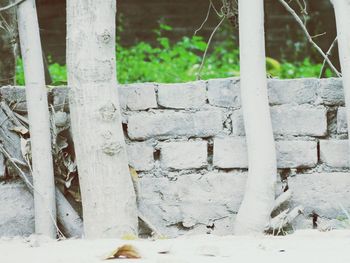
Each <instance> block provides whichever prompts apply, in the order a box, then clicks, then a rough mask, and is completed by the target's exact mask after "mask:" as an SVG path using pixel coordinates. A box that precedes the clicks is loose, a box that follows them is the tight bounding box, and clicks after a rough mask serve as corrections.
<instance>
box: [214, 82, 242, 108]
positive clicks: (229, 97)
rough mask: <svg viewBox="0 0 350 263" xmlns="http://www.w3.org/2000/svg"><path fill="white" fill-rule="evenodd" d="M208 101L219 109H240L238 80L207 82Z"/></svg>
mask: <svg viewBox="0 0 350 263" xmlns="http://www.w3.org/2000/svg"><path fill="white" fill-rule="evenodd" d="M208 100H209V103H210V104H211V105H214V106H219V107H230V108H239V107H241V95H240V85H239V78H224V79H211V80H208Z"/></svg>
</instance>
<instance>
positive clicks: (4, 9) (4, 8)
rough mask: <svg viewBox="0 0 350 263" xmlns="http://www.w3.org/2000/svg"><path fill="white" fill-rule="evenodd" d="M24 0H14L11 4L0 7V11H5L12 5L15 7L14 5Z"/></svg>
mask: <svg viewBox="0 0 350 263" xmlns="http://www.w3.org/2000/svg"><path fill="white" fill-rule="evenodd" d="M24 1H25V0H18V1H16V2H14V3H12V4H9V5H7V6H4V7H0V12H2V11H6V10H8V9H10V8H12V7H15V6H16V5H19V4H20V3H22V2H24Z"/></svg>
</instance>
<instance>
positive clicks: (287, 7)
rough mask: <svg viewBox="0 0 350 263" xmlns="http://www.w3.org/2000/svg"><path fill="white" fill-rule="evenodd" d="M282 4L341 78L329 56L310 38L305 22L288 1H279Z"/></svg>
mask: <svg viewBox="0 0 350 263" xmlns="http://www.w3.org/2000/svg"><path fill="white" fill-rule="evenodd" d="M279 1H280V3H281V4H282V5H283V6H284V7H285V8H286V9H287V11H288V12H289V13H291V15H292V16H293V17H294V18H295V20H296V21H297V22H298V24H299V25H300V27H301V28H302V30H303V31H304V33H305V35H306V38H307V39H308V41H309V42H310V43H311V44H312V45H313V46H314V47H315V48H316V50H317V51H318V52H319V53H320V54H321V55H322V57H323V58H324V59H325V60H326V62H327V63H328V65H329V66H330V67H331V69H332V70H333V71H334V73H335V74H336V75H337V76H338V77H341V74H340V72H339V71H338V70H337V69H336V67H335V66H334V65H333V64H332V62H331V61H330V60H329V58H328V57H327V55H326V54H325V53H324V52H323V51H322V49H321V48H320V47H319V46H318V45H317V44H316V43H315V42H314V41H313V40H312V37H311V36H310V34H309V32H308V31H307V28H306V27H305V25H304V23H303V21H302V20H301V19H300V17H299V16H298V15H297V14H296V13H295V11H294V10H293V8H291V7H290V6H289V5H288V4H287V2H286V1H284V0H279Z"/></svg>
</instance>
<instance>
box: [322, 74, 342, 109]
mask: <svg viewBox="0 0 350 263" xmlns="http://www.w3.org/2000/svg"><path fill="white" fill-rule="evenodd" d="M319 94H320V97H321V99H322V101H323V102H324V103H325V104H326V105H342V104H344V90H343V84H342V79H341V78H326V79H320V90H319Z"/></svg>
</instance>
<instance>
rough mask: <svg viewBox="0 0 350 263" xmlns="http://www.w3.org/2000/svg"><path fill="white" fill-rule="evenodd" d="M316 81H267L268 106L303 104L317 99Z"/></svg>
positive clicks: (311, 79) (308, 79) (303, 79)
mask: <svg viewBox="0 0 350 263" xmlns="http://www.w3.org/2000/svg"><path fill="white" fill-rule="evenodd" d="M318 85H319V82H318V79H313V78H302V79H286V80H280V79H269V80H268V94H269V102H270V104H273V105H276V104H289V103H296V104H305V103H314V102H315V101H316V99H317V94H316V92H317V89H318Z"/></svg>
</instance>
